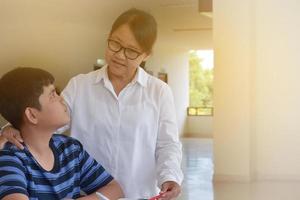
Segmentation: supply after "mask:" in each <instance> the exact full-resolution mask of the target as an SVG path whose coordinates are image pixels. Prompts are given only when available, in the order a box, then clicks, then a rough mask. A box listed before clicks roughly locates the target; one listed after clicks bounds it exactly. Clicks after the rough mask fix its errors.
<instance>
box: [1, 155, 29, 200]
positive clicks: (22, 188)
mask: <svg viewBox="0 0 300 200" xmlns="http://www.w3.org/2000/svg"><path fill="white" fill-rule="evenodd" d="M15 193H21V194H25V195H26V196H29V195H28V192H27V181H26V176H25V172H24V168H23V166H22V162H21V161H20V160H19V159H18V158H17V157H16V156H15V155H14V154H13V153H11V152H10V151H7V150H2V151H0V199H2V198H4V197H5V196H7V195H10V194H15Z"/></svg>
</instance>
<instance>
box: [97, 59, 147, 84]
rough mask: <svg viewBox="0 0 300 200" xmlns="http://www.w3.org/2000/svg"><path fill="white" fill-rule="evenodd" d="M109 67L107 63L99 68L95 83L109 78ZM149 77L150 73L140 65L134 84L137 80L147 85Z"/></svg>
mask: <svg viewBox="0 0 300 200" xmlns="http://www.w3.org/2000/svg"><path fill="white" fill-rule="evenodd" d="M107 67H108V66H107V64H106V65H104V66H103V67H102V68H101V69H99V72H98V74H97V76H96V79H95V83H99V82H100V81H101V80H102V79H103V80H109V79H108V75H107ZM148 78H149V74H148V73H147V72H145V70H144V69H143V68H141V67H138V68H137V72H136V74H135V77H134V78H133V80H132V81H131V83H132V84H134V83H135V82H138V83H139V84H140V85H141V86H143V87H147V81H148Z"/></svg>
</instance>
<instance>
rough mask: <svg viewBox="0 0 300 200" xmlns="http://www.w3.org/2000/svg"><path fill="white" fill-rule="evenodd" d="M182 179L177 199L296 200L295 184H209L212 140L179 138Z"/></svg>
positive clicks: (299, 190)
mask: <svg viewBox="0 0 300 200" xmlns="http://www.w3.org/2000/svg"><path fill="white" fill-rule="evenodd" d="M182 144H183V163H182V164H183V170H184V175H185V179H184V182H183V187H182V194H181V196H180V198H178V199H179V200H213V199H215V200H300V182H299V181H298V182H297V181H281V182H276V181H260V182H251V183H228V182H222V183H215V184H214V186H213V184H212V176H213V162H212V140H210V139H190V138H188V139H186V138H185V139H182Z"/></svg>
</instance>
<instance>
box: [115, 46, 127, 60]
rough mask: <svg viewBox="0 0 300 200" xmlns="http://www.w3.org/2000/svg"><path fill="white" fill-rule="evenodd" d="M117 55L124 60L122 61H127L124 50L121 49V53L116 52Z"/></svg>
mask: <svg viewBox="0 0 300 200" xmlns="http://www.w3.org/2000/svg"><path fill="white" fill-rule="evenodd" d="M115 55H116V56H117V57H118V58H120V59H122V60H125V59H126V56H125V49H124V48H121V49H120V51H118V52H116V53H115Z"/></svg>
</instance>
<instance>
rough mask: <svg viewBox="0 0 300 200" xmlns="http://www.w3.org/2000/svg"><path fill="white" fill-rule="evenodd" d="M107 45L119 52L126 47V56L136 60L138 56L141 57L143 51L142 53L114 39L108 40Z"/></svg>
mask: <svg viewBox="0 0 300 200" xmlns="http://www.w3.org/2000/svg"><path fill="white" fill-rule="evenodd" d="M107 45H108V48H109V50H111V51H113V52H115V53H117V52H119V51H121V50H122V49H124V55H125V57H126V58H128V59H130V60H134V59H136V58H137V57H139V56H140V55H142V53H140V52H138V51H136V50H133V49H130V48H126V47H123V46H122V45H121V44H120V43H119V42H117V41H115V40H112V39H108V40H107Z"/></svg>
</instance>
